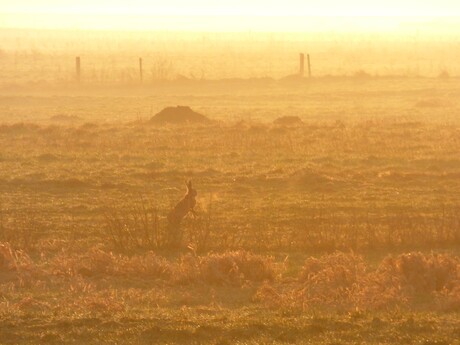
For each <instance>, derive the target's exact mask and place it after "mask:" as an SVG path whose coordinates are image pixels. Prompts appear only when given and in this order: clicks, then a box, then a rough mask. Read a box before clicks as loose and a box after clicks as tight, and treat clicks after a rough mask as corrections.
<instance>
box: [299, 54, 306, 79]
mask: <svg viewBox="0 0 460 345" xmlns="http://www.w3.org/2000/svg"><path fill="white" fill-rule="evenodd" d="M299 58H300V61H299V76H300V77H301V78H303V75H304V69H305V68H304V66H305V55H304V53H300V55H299Z"/></svg>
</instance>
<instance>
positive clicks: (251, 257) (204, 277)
mask: <svg viewBox="0 0 460 345" xmlns="http://www.w3.org/2000/svg"><path fill="white" fill-rule="evenodd" d="M275 275H276V269H275V265H274V263H273V260H272V258H271V257H266V256H261V255H255V254H251V253H249V252H246V251H234V252H226V253H222V254H208V255H206V256H202V257H196V256H192V255H185V256H183V257H181V259H180V261H179V263H178V264H177V265H176V266H175V273H174V281H175V282H177V283H182V284H184V283H193V282H204V283H206V284H216V285H236V286H241V285H243V284H244V283H247V282H260V281H264V280H273V279H274V278H275Z"/></svg>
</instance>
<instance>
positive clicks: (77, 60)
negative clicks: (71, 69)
mask: <svg viewBox="0 0 460 345" xmlns="http://www.w3.org/2000/svg"><path fill="white" fill-rule="evenodd" d="M75 71H76V76H77V82H80V77H81V65H80V57H79V56H77V57H76V58H75Z"/></svg>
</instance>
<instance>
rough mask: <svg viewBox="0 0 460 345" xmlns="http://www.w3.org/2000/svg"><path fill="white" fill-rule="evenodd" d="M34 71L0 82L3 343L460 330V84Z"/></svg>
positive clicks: (340, 336)
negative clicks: (174, 214) (193, 119)
mask: <svg viewBox="0 0 460 345" xmlns="http://www.w3.org/2000/svg"><path fill="white" fill-rule="evenodd" d="M3 35H7V36H8V35H10V36H9V37H10V40H9V41H7V42H9V43H10V44H11V42H14V40H11V32H9V33H7V34H5V33H3ZM28 39H30V38H28ZM18 42H19V41H18ZM18 44H19V43H18ZM93 44H95V45H96V44H97V41H96V43H94V42H93ZM235 44H236V43H235ZM267 44H268V43H267ZM291 44H292V47H295V45H294V43H291ZM292 47H291V48H292ZM315 47H316V48H317V49H319V50H320V51H321V49H322V48H320V47H323V46H322V45H320V44H319V43H318V45H316V46H315ZM393 47H395V46H393ZM48 48H49V47H48ZM291 48H290V49H291ZM6 49H9V48H6ZM286 49H287V48H286ZM292 49H294V48H292ZM296 49H297V48H296ZM394 49H396V48H394ZM45 51H47V50H45ZM210 51H211V52H213V50H212V49H211V50H210ZM402 51H404V50H402ZM66 52H67V53H68V51H66ZM48 53H49V52H48ZM48 53H46V54H44V55H43V60H42V61H45V60H46V61H51V60H52V59H53V58H56V59H58V61H60V62H62V61H64V60H65V59H63V58H62V56H53V55H52V54H51V55H47V54H48ZM247 53H248V54H250V53H251V51H250V50H249V51H248V52H247ZM297 53H298V52H297ZM297 53H296V54H297ZM9 54H10V51H8V50H7V51H5V52H4V55H3V57H4V58H5V59H8V58H10V55H9ZM171 54H172V53H171ZM254 54H255V53H254ZM69 56H70V53H69ZM0 58H2V55H0ZM37 59H38V58H37ZM46 63H48V62H46ZM62 63H64V62H62ZM45 65H46V64H45ZM247 70H251V68H249V67H248V69H247ZM352 70H353V69H350V70H348V71H352ZM453 70H455V69H453ZM294 71H295V67H294ZM45 72H46V70H45ZM8 73H12V74H14V73H17V72H14V71H11V70H9V71H8ZM66 73H67V72H66ZM133 73H134V72H133ZM222 73H224V72H222ZM232 73H233V72H232ZM281 73H284V71H283V72H279V74H281ZM287 73H289V71H287ZM109 74H110V73H109ZM275 74H276V73H275ZM43 75H47V76H49V75H48V74H46V73H44V74H43ZM66 75H68V73H67V74H66ZM232 75H238V77H245V76H246V77H247V75H244V73H243V74H238V73H233V74H232ZM219 76H220V77H222V76H221V75H219ZM275 76H276V75H275ZM34 78H35V77H33V76H30V79H28V80H27V82H15V83H10V82H6V81H5V80H7V78H6V79H2V94H1V96H0V109H1V110H0V147H1V151H0V343H2V344H3V343H5V344H18V343H21V344H27V343H30V344H32V343H33V344H35V343H56V344H61V343H75V344H80V343H84V344H118V343H127V344H150V343H159V344H164V343H196V344H198V343H205V342H207V343H214V344H233V343H241V344H261V343H266V344H273V343H280V344H281V343H324V344H355V343H376V344H390V343H394V344H425V345H429V344H438V345H440V344H458V343H459V341H458V338H459V337H460V321H459V310H460V258H459V254H460V120H459V118H458V110H459V104H458V99H460V89H459V88H458V80H457V78H455V77H452V76H451V75H450V74H443V75H441V78H439V77H438V71H437V72H436V74H435V75H432V76H431V77H429V78H428V77H419V76H411V75H404V76H397V77H395V76H389V75H386V76H385V77H383V76H380V77H379V76H376V75H375V74H374V73H372V74H369V73H356V74H353V73H348V72H347V73H343V74H341V73H339V74H338V75H336V76H329V77H327V76H323V77H315V78H311V79H303V80H292V79H291V80H279V79H275V78H273V79H272V78H271V77H270V78H262V79H261V78H252V79H232V80H228V79H227V80H217V79H215V80H209V79H206V78H203V79H202V80H200V78H189V79H187V80H184V78H179V79H176V78H170V79H169V80H163V81H160V80H159V79H161V78H158V79H155V81H150V82H148V83H144V84H139V83H137V84H136V83H134V82H132V83H131V82H129V83H128V82H122V81H121V80H119V79H117V80H115V81H113V82H104V83H99V82H95V81H94V80H93V81H91V80H86V81H85V80H83V81H82V82H81V83H75V82H74V81H71V80H70V79H69V80H60V79H59V78H57V79H53V78H51V77H50V78H51V79H49V80H41V81H40V80H36V79H34ZM47 78H48V77H47ZM177 105H182V106H190V107H191V109H193V110H194V111H197V112H198V113H201V114H204V115H205V116H206V117H207V118H209V119H210V120H211V121H209V122H206V123H203V124H199V123H197V124H190V123H182V124H181V123H177V124H172V125H171V124H161V123H155V121H153V122H152V121H150V119H151V118H152V117H153V116H154V115H155V114H156V113H158V112H160V111H161V110H162V109H163V108H165V107H170V106H174V107H175V106H177ZM188 179H191V180H192V181H193V186H194V188H195V189H196V190H197V192H198V196H197V205H196V207H195V211H196V216H193V215H188V216H187V217H186V218H185V219H184V220H183V222H182V225H181V227H182V230H183V239H182V243H181V245H180V246H179V248H174V249H171V248H168V246H167V242H166V239H167V236H168V233H167V229H168V227H167V219H166V217H167V214H168V212H169V211H170V210H171V209H172V208H173V207H174V205H175V204H176V203H177V202H178V201H179V200H180V199H181V198H182V197H183V195H184V193H185V183H184V182H185V180H188Z"/></svg>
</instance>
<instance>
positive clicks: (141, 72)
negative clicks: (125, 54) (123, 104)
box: [139, 58, 144, 83]
mask: <svg viewBox="0 0 460 345" xmlns="http://www.w3.org/2000/svg"><path fill="white" fill-rule="evenodd" d="M143 79H144V75H143V71H142V58H139V80H140V81H141V83H142V81H143Z"/></svg>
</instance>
